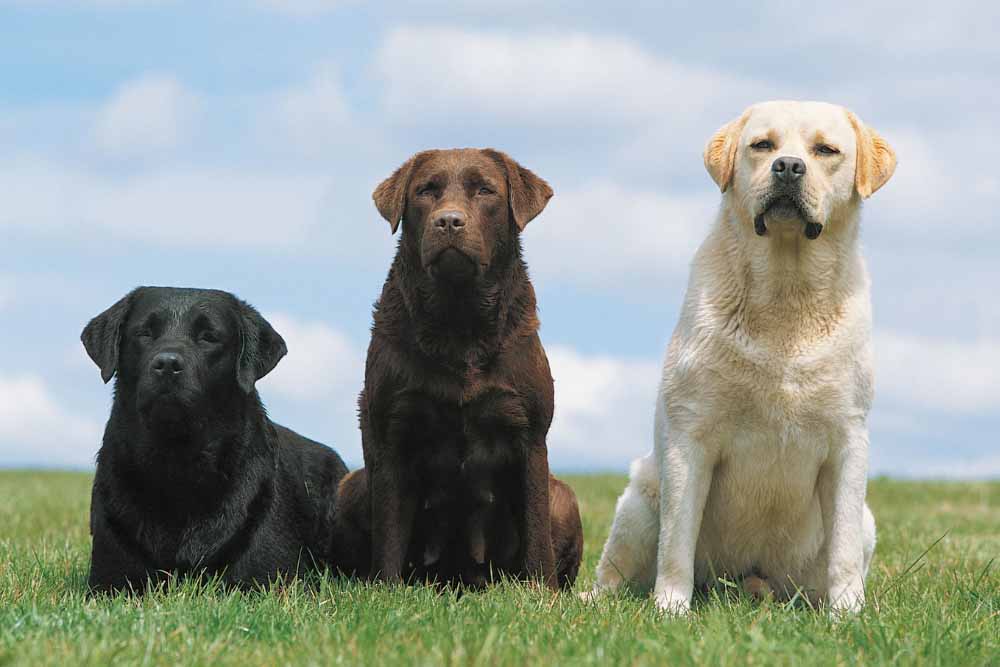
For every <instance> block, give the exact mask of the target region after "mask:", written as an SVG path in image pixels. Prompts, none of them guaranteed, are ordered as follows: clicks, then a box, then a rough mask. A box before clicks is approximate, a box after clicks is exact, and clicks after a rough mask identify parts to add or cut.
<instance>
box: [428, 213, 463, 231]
mask: <svg viewBox="0 0 1000 667" xmlns="http://www.w3.org/2000/svg"><path fill="white" fill-rule="evenodd" d="M434 226H435V227H437V228H438V229H440V230H441V231H445V230H448V229H462V228H463V227H465V214H464V213H462V212H461V211H443V212H442V213H441V214H440V215H438V217H437V218H435V219H434Z"/></svg>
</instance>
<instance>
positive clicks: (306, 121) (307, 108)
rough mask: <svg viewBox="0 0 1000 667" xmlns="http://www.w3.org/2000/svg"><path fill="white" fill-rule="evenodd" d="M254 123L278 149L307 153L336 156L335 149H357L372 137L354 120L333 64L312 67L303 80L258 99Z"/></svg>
mask: <svg viewBox="0 0 1000 667" xmlns="http://www.w3.org/2000/svg"><path fill="white" fill-rule="evenodd" d="M260 106H261V109H260V110H259V112H258V115H257V119H256V123H257V127H258V131H259V133H260V134H261V135H262V139H263V140H264V141H265V142H267V143H269V144H272V145H274V144H279V145H277V146H275V147H276V148H277V149H279V150H281V151H285V150H287V149H288V148H292V149H294V150H295V151H296V152H298V153H299V154H302V155H304V156H309V157H327V158H332V157H335V155H336V153H337V152H338V150H337V149H343V148H349V150H352V151H353V150H356V146H358V145H369V142H370V140H371V137H370V136H368V133H367V132H366V130H365V128H363V127H361V126H359V124H358V123H356V122H355V119H354V118H353V116H352V114H351V110H350V108H349V106H348V102H347V96H346V94H345V93H344V89H343V86H342V84H341V78H340V73H339V70H338V68H337V67H336V65H333V64H329V63H328V64H323V65H319V66H317V67H315V68H314V69H313V72H312V75H311V76H310V77H309V78H308V79H306V80H305V81H303V82H300V83H297V84H294V85H291V86H289V87H287V88H285V89H283V90H280V91H278V92H276V93H274V94H272V95H270V96H268V97H267V98H265V99H264V100H262V101H261V105H260Z"/></svg>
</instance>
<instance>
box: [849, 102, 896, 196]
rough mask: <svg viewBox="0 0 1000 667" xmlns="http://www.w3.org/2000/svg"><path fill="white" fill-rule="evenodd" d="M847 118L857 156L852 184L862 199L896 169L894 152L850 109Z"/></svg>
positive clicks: (882, 183)
mask: <svg viewBox="0 0 1000 667" xmlns="http://www.w3.org/2000/svg"><path fill="white" fill-rule="evenodd" d="M847 119H848V120H849V121H851V125H852V126H853V127H854V136H855V138H856V139H857V149H858V157H857V163H856V164H855V167H854V186H855V187H856V188H857V190H858V194H859V195H861V198H862V199H867V198H868V197H871V196H872V195H873V194H875V192H876V191H877V190H878V189H879V188H880V187H882V186H883V185H885V184H886V182H887V181H888V180H889V179H890V178H892V174H893V172H894V171H896V152H895V151H894V150H892V147H891V146H889V142H887V141H886V140H885V139H883V138H882V137H881V136H879V133H878V132H876V131H875V130H873V129H871V128H870V127H868V126H867V125H865V124H864V123H862V122H861V119H860V118H858V117H857V116H855V115H854V114H853V113H851V112H850V111H848V112H847Z"/></svg>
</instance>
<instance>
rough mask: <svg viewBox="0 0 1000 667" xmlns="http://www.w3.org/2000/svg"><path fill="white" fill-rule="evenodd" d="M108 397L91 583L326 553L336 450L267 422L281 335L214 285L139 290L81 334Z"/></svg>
mask: <svg viewBox="0 0 1000 667" xmlns="http://www.w3.org/2000/svg"><path fill="white" fill-rule="evenodd" d="M81 338H82V340H83V344H84V347H86V349H87V354H89V355H90V358H91V359H93V360H94V362H95V363H96V364H97V365H98V366H99V367H100V368H101V377H102V378H103V379H104V381H105V382H108V381H109V380H110V379H111V378H112V376H114V375H115V374H116V373H117V375H118V380H117V382H116V385H115V396H114V404H113V406H112V408H111V417H110V419H109V420H108V424H107V427H106V429H105V432H104V443H103V445H102V447H101V450H100V452H99V453H98V455H97V476H96V479H95V480H94V489H93V497H92V503H91V513H90V530H91V533H92V535H93V556H92V562H91V568H90V587H91V589H93V590H97V591H108V590H116V589H122V588H127V587H130V588H132V589H133V590H136V591H141V590H142V589H143V588H144V586H145V584H146V583H147V580H153V581H155V580H157V579H158V578H160V577H161V575H163V574H164V573H167V572H174V573H177V574H190V573H202V572H204V573H206V574H209V575H214V574H219V575H221V578H222V580H223V581H224V582H225V583H227V584H235V585H239V586H244V587H249V586H252V585H254V584H264V583H266V582H267V581H268V580H270V579H273V578H274V577H275V576H276V575H278V574H281V573H287V574H294V573H297V572H299V571H301V570H302V569H304V568H305V567H308V566H310V565H311V564H312V563H313V562H315V561H323V560H325V559H326V558H327V556H328V554H329V551H330V544H329V540H330V535H331V534H332V530H331V525H332V520H333V510H334V503H335V498H336V490H337V485H338V484H339V482H340V479H341V478H342V477H343V476H344V475H345V474H346V473H347V469H346V467H345V466H344V462H343V461H342V460H341V458H340V457H339V456H338V455H337V454H336V452H334V451H333V450H332V449H329V448H328V447H325V446H323V445H321V444H319V443H317V442H313V441H311V440H308V439H306V438H303V437H302V436H300V435H298V434H296V433H294V432H292V431H290V430H288V429H286V428H284V427H282V426H279V425H277V424H274V423H272V422H271V421H270V420H269V419H268V418H267V414H266V413H265V411H264V407H263V406H262V405H261V402H260V398H259V397H258V395H257V391H256V390H255V389H254V383H255V382H256V381H257V380H259V379H260V378H262V377H263V376H265V375H266V374H267V373H268V372H270V371H271V369H272V368H274V366H275V365H276V364H277V363H278V360H280V359H281V357H283V356H284V355H285V352H286V351H287V350H286V347H285V341H284V340H282V338H281V336H279V335H278V334H277V332H275V331H274V329H273V328H271V325H270V324H268V323H267V321H265V320H264V318H263V317H261V316H260V314H259V313H258V312H257V311H256V310H254V308H253V307H251V306H250V305H249V304H247V303H245V302H243V301H240V300H239V299H237V298H236V297H234V296H233V295H231V294H229V293H227V292H220V291H216V290H198V289H177V288H169V287H140V288H138V289H136V290H134V291H132V292H131V293H129V294H128V295H127V296H125V298H123V299H121V300H120V301H118V303H116V304H114V305H113V306H111V307H110V308H109V309H108V310H106V311H105V312H103V313H101V314H100V315H98V316H97V317H95V318H94V319H93V320H91V322H90V323H89V324H88V325H87V327H86V328H85V329H84V330H83V335H82V336H81Z"/></svg>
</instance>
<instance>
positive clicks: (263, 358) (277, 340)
mask: <svg viewBox="0 0 1000 667" xmlns="http://www.w3.org/2000/svg"><path fill="white" fill-rule="evenodd" d="M239 303H240V341H241V343H242V346H241V349H240V356H239V359H237V360H236V382H237V384H239V385H240V389H242V390H243V391H244V392H245V393H247V394H249V393H251V392H252V391H253V388H254V383H255V382H257V380H259V379H261V378H262V377H264V376H265V375H267V374H268V373H270V372H271V370H272V369H273V368H274V367H275V366H277V365H278V362H279V361H281V358H282V357H283V356H285V355H286V354H287V353H288V347H287V346H286V345H285V339H284V338H282V337H281V336H280V335H279V334H278V332H277V331H275V330H274V327H272V326H271V324H270V322H268V321H267V320H265V319H264V318H263V317H261V314H260V313H258V312H257V309H256V308H254V307H253V306H251V305H250V304H248V303H246V302H245V301H240V302H239Z"/></svg>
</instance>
